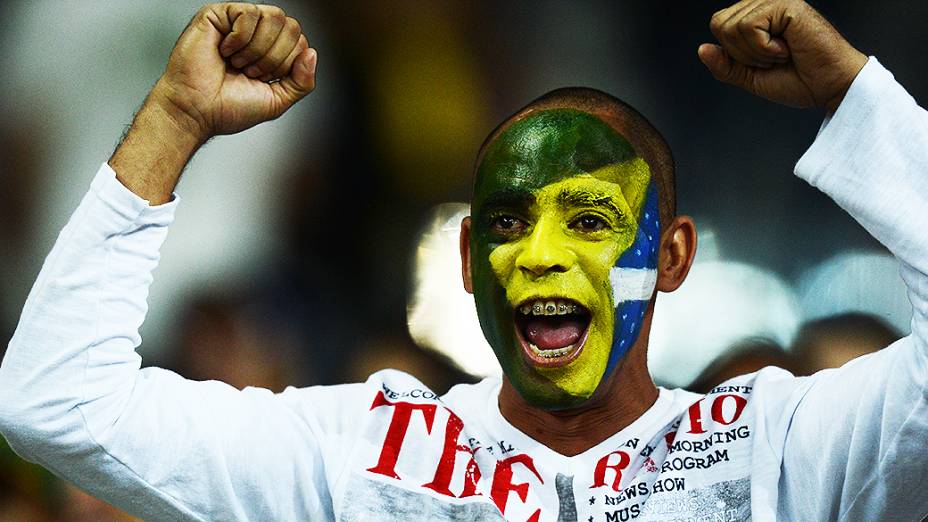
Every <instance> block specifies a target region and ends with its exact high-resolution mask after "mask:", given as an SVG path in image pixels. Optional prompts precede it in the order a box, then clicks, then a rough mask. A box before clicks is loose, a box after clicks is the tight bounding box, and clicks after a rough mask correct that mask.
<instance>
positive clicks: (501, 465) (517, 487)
mask: <svg viewBox="0 0 928 522" xmlns="http://www.w3.org/2000/svg"><path fill="white" fill-rule="evenodd" d="M516 463H518V464H522V465H523V466H525V467H526V468H528V470H529V471H531V472H532V473H534V474H535V476H536V477H538V482H541V483H542V484H544V483H545V481H544V480H541V475H539V474H538V471H537V470H536V469H535V462H534V461H533V460H532V457H529V456H528V455H525V454H521V455H514V456H512V457H509V458H508V459H504V460H501V461H499V462H497V463H496V471H494V472H493V486H492V487H491V488H490V496H491V497H493V502H494V503H495V504H496V507H498V508H499V512H500V513H502V514H504V515H505V514H506V501H507V500H509V492H510V491H515V492H516V495H518V496H519V498H520V499H521V500H522V502H525V499H526V498H527V497H528V484H526V483H524V482H523V483H521V484H513V483H512V465H513V464H516ZM538 514H539V513H538V512H536V514H535V515H533V517H534V518H536V519H537V518H538V516H537V515H538Z"/></svg>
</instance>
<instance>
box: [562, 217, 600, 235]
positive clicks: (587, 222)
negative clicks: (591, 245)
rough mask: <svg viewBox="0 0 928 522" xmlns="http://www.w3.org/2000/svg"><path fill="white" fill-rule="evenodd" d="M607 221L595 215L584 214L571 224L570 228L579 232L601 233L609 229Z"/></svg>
mask: <svg viewBox="0 0 928 522" xmlns="http://www.w3.org/2000/svg"><path fill="white" fill-rule="evenodd" d="M608 226H609V225H608V224H607V223H606V220H605V219H603V218H601V217H599V216H597V215H595V214H584V215H582V216H580V217H578V218H577V219H575V220H573V221H572V222H571V223H570V228H572V229H574V230H577V231H579V232H587V233H590V232H599V231H600V230H603V229H606V228H608Z"/></svg>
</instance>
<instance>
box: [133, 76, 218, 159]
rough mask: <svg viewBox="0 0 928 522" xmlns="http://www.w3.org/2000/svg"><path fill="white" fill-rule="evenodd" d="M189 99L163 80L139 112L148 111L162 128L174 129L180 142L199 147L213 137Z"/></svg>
mask: <svg viewBox="0 0 928 522" xmlns="http://www.w3.org/2000/svg"><path fill="white" fill-rule="evenodd" d="M188 98H189V97H184V96H183V95H180V94H178V92H177V90H176V89H174V88H173V87H171V85H170V84H169V83H168V82H166V81H165V80H164V79H163V78H162V79H160V80H158V83H156V84H155V86H154V87H153V88H152V90H151V92H150V93H149V94H148V97H147V98H146V99H145V103H144V104H143V105H142V109H140V110H139V112H140V113H141V112H142V111H144V110H147V111H149V112H150V113H151V116H152V117H153V118H156V119H157V120H159V122H158V123H160V124H161V125H162V126H166V127H171V128H173V129H174V131H175V132H176V133H177V135H176V138H177V141H178V142H185V143H195V144H196V146H197V147H199V146H200V145H203V144H204V143H206V142H207V141H209V139H210V138H212V137H213V135H212V133H211V132H210V131H209V125H208V123H207V122H206V120H205V118H203V116H202V115H201V114H200V113H199V112H198V111H197V110H196V109H195V107H194V105H193V104H192V103H191V102H190V101H189V99H188Z"/></svg>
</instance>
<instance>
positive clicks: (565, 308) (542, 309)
mask: <svg viewBox="0 0 928 522" xmlns="http://www.w3.org/2000/svg"><path fill="white" fill-rule="evenodd" d="M519 311H520V312H522V315H567V314H577V313H580V311H581V307H580V306H578V305H575V304H573V303H572V302H570V301H566V300H561V299H557V300H553V301H542V300H535V301H527V302H525V303H523V304H522V306H520V307H519Z"/></svg>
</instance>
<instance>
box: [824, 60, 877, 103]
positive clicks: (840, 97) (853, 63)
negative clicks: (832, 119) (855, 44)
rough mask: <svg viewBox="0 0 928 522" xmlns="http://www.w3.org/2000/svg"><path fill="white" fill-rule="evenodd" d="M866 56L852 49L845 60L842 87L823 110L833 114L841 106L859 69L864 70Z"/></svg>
mask: <svg viewBox="0 0 928 522" xmlns="http://www.w3.org/2000/svg"><path fill="white" fill-rule="evenodd" d="M868 59H869V58H867V56H866V55H865V54H863V53H861V52H860V51H858V50H857V49H853V54H852V55H851V57H850V58H849V59H848V60H847V65H846V66H845V68H846V71H847V72H846V73H845V74H844V75H843V76H844V78H845V80H844V81H843V82H842V84H843V87H842V88H841V89H840V90H839V91H838V93H837V94H835V95H834V96H832V97H831V99H829V100H827V101H826V102H825V103H824V106H825V109H826V110H827V111H828V112H830V113H834V112H836V111H837V110H838V107H839V106H840V105H841V102H842V101H844V96H845V95H847V91H848V90H849V89H850V88H851V84H853V83H854V79H856V78H857V75H858V74H860V71H861V69H863V68H864V65H866V64H867V60H868Z"/></svg>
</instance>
